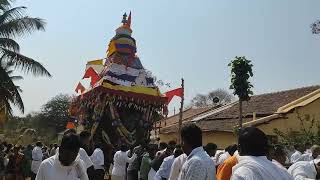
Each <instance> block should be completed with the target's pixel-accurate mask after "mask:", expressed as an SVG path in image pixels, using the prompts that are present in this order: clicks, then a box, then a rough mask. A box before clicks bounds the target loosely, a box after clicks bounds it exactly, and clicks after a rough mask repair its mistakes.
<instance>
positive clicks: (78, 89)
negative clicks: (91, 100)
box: [75, 82, 86, 94]
mask: <svg viewBox="0 0 320 180" xmlns="http://www.w3.org/2000/svg"><path fill="white" fill-rule="evenodd" d="M85 90H86V88H85V87H84V86H83V85H82V84H81V83H80V82H79V83H78V85H77V87H76V89H75V91H76V93H79V91H80V93H81V94H82V93H83V92H84V91H85Z"/></svg>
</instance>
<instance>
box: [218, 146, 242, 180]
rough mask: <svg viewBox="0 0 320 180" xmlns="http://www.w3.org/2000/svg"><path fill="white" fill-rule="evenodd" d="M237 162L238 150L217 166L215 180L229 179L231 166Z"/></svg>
mask: <svg viewBox="0 0 320 180" xmlns="http://www.w3.org/2000/svg"><path fill="white" fill-rule="evenodd" d="M237 163H238V151H236V152H235V153H234V155H233V156H231V157H229V158H228V159H226V160H225V161H224V162H223V163H222V164H220V165H219V166H218V170H217V180H230V178H231V175H232V167H233V166H235V165H236V164H237Z"/></svg>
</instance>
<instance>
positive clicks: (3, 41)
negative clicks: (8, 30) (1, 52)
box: [0, 38, 20, 52]
mask: <svg viewBox="0 0 320 180" xmlns="http://www.w3.org/2000/svg"><path fill="white" fill-rule="evenodd" d="M0 47H2V48H5V49H9V50H11V51H15V52H19V51H20V46H19V44H18V43H17V42H16V41H14V40H13V39H9V38H0Z"/></svg>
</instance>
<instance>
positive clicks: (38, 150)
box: [31, 141, 43, 180]
mask: <svg viewBox="0 0 320 180" xmlns="http://www.w3.org/2000/svg"><path fill="white" fill-rule="evenodd" d="M42 158H43V154H42V143H41V142H40V141H38V142H37V143H36V147H34V148H33V150H32V162H31V172H32V174H31V179H32V180H34V179H35V178H36V175H37V173H38V170H39V167H40V164H41V162H42Z"/></svg>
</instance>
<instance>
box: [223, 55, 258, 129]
mask: <svg viewBox="0 0 320 180" xmlns="http://www.w3.org/2000/svg"><path fill="white" fill-rule="evenodd" d="M228 66H229V67H231V85H230V89H232V90H233V94H234V95H237V96H238V98H239V127H240V128H242V119H243V115H242V102H243V101H249V100H250V95H252V94H253V92H252V90H251V88H252V87H253V85H252V84H251V82H250V81H249V78H250V77H252V76H253V72H252V67H253V65H252V64H251V61H250V60H248V59H246V57H245V56H242V57H238V56H236V57H235V59H234V60H231V62H230V63H229V64H228Z"/></svg>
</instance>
